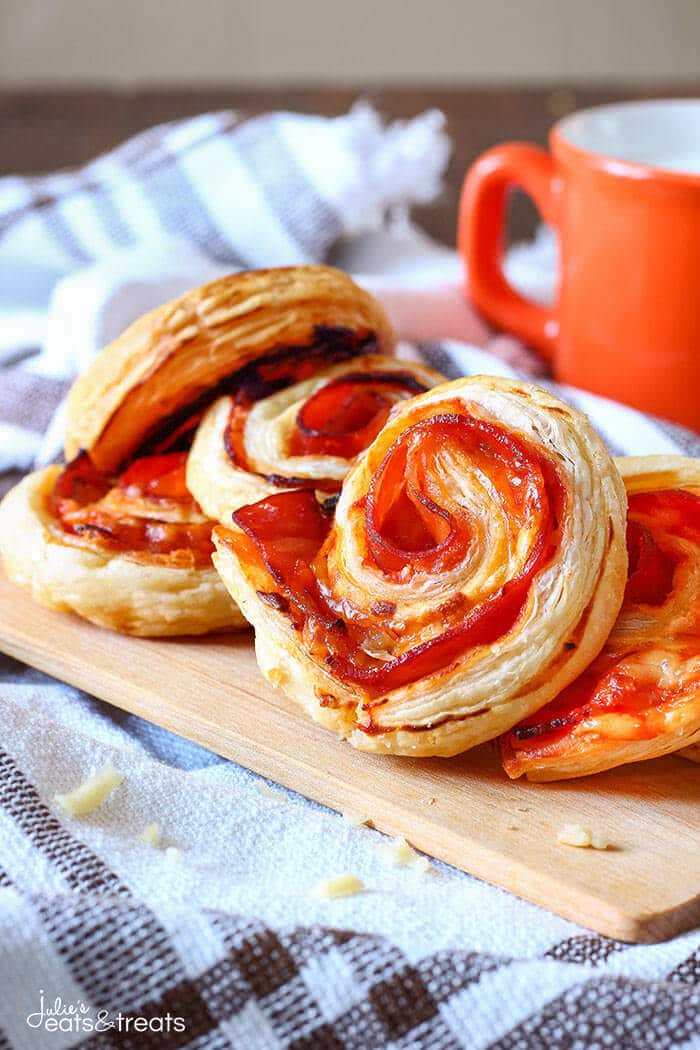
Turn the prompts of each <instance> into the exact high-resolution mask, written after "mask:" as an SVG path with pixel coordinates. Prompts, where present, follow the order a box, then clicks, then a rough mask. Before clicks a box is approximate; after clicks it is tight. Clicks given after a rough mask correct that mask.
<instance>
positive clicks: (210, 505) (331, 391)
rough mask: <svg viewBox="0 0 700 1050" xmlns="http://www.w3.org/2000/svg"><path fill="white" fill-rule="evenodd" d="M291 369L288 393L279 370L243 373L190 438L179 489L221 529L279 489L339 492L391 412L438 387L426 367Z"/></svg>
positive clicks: (384, 364) (374, 362)
mask: <svg viewBox="0 0 700 1050" xmlns="http://www.w3.org/2000/svg"><path fill="white" fill-rule="evenodd" d="M290 364H291V366H292V368H294V369H296V376H297V377H298V381H297V382H294V383H293V385H291V386H286V387H285V386H281V383H280V369H279V368H274V367H273V366H269V367H266V366H263V368H262V369H254V370H251V379H250V381H249V382H247V383H243V384H241V386H240V387H239V389H238V391H237V392H236V393H235V394H234V395H230V396H227V397H222V398H219V400H218V401H216V402H215V404H213V405H212V407H211V408H210V409H209V411H208V412H207V413H206V415H205V416H204V418H203V420H202V422H201V424H200V426H199V429H198V430H197V434H196V436H195V439H194V443H193V445H192V449H191V450H190V455H189V458H188V462H187V485H188V488H189V489H190V491H191V492H192V493H193V494H194V495H195V496H196V498H197V500H198V501H199V504H200V506H201V507H202V508H203V510H204V511H205V512H206V513H207V515H208V516H209V517H210V518H213V519H215V520H217V521H220V522H221V523H222V524H226V525H228V524H230V522H231V512H232V511H234V510H237V509H238V508H239V507H242V506H244V505H245V504H248V503H255V502H257V501H258V500H260V499H263V498H264V497H265V496H269V495H272V494H273V493H274V492H279V491H280V490H281V489H289V488H315V489H317V490H318V491H319V492H321V493H324V494H325V495H329V496H330V495H332V494H334V493H337V492H339V491H340V486H341V484H342V481H343V478H344V477H345V475H346V474H347V472H348V470H349V469H350V465H351V464H352V462H353V460H354V459H355V457H356V456H357V455H358V454H359V453H360V452H362V451H363V450H364V449H365V448H366V447H367V446H368V445H369V444H370V442H371V441H372V440H373V439H374V438H375V437H376V435H377V434H378V433H379V431H380V430H381V428H382V426H383V425H384V423H385V422H386V419H387V417H388V415H389V412H390V410H391V408H392V407H393V406H394V405H395V404H397V403H398V402H399V401H404V400H406V399H407V398H410V397H415V396H416V395H417V394H420V393H424V392H425V391H426V390H429V389H431V388H432V387H434V386H436V385H437V384H438V383H442V382H444V381H445V377H444V376H441V375H439V374H438V373H437V372H434V371H433V370H432V369H430V368H426V367H425V366H423V365H419V364H415V363H413V362H410V361H399V360H397V359H396V358H391V357H386V356H384V355H382V354H374V355H371V356H369V355H368V356H363V357H359V358H354V359H353V360H351V361H347V362H344V363H342V364H338V365H332V366H329V365H328V364H327V363H326V362H324V361H304V360H303V359H302V360H300V361H299V362H290ZM261 373H263V374H261ZM265 373H267V375H266V374H265Z"/></svg>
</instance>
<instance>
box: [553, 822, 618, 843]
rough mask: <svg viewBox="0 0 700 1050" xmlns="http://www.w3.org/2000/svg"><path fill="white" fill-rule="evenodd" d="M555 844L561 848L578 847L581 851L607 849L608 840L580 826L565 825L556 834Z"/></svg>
mask: <svg viewBox="0 0 700 1050" xmlns="http://www.w3.org/2000/svg"><path fill="white" fill-rule="evenodd" d="M557 842H561V844H562V845H563V846H580V847H581V848H582V849H607V848H608V847H609V845H610V843H609V842H608V840H607V839H606V838H605V837H604V836H603V835H601V834H600V833H599V832H597V831H591V829H590V828H584V827H583V826H582V825H581V824H565V825H564V827H563V828H562V829H561V831H559V832H558V834H557Z"/></svg>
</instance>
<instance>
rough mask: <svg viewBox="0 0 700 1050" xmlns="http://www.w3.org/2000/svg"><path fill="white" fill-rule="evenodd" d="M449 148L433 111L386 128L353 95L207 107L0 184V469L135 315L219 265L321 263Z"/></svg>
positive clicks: (32, 439)
mask: <svg viewBox="0 0 700 1050" xmlns="http://www.w3.org/2000/svg"><path fill="white" fill-rule="evenodd" d="M449 150H450V145H449V140H448V138H447V135H446V133H445V131H444V117H443V115H442V114H441V113H439V112H437V111H430V112H427V113H424V114H423V115H422V116H419V117H416V118H415V119H413V120H411V121H405V122H404V121H397V122H395V123H393V124H390V125H388V126H386V125H384V124H383V122H382V121H381V119H380V118H379V116H378V115H377V113H376V112H375V111H374V110H373V109H372V108H371V107H370V106H369V105H367V104H363V103H358V104H357V105H356V106H355V107H354V108H353V109H352V110H351V111H350V112H349V113H348V114H346V115H345V116H341V117H337V118H334V119H325V118H322V117H318V116H304V115H301V114H296V113H281V112H280V113H267V114H264V115H262V116H256V117H246V116H245V115H244V114H241V113H234V112H221V113H207V114H203V115H201V116H198V117H194V118H192V119H189V120H183V121H178V122H175V123H171V124H165V125H162V126H160V127H156V128H151V129H149V130H148V131H145V132H143V133H142V134H140V135H137V136H136V137H135V138H133V139H131V140H129V141H128V142H126V143H124V144H123V145H122V146H120V147H119V148H117V149H115V150H114V151H112V152H111V153H108V154H106V155H104V156H102V157H99V158H98V159H97V160H94V161H92V162H91V163H89V164H87V165H85V166H84V167H82V168H80V169H76V170H74V171H63V172H58V173H56V174H51V175H43V176H19V175H18V176H7V177H5V178H2V179H0V472H2V471H3V470H10V469H27V468H28V467H29V466H30V465H31V463H32V461H33V460H34V457H35V455H36V453H37V450H38V446H39V440H40V435H41V434H42V433H43V431H44V430H45V429H46V426H47V424H48V422H49V419H50V418H51V413H52V411H53V409H54V408H55V405H56V403H57V402H58V401H59V400H60V397H61V396H62V394H63V393H64V392H65V390H66V388H67V385H68V383H69V382H70V380H71V379H73V378H74V377H75V375H76V374H77V373H78V372H79V371H81V370H82V369H83V368H84V367H85V365H86V364H87V359H88V357H89V356H91V354H92V353H93V352H94V350H95V348H96V347H98V346H100V345H104V343H106V342H109V340H110V337H111V336H113V335H114V334H116V330H118V329H120V328H124V327H126V324H128V323H129V321H130V320H133V319H134V317H136V316H138V315H139V314H141V313H144V312H145V311H146V310H148V309H150V308H152V307H154V306H156V305H159V304H160V303H162V302H165V301H167V300H168V299H172V298H174V297H175V296H177V295H179V294H181V293H182V292H183V291H185V290H186V289H188V288H191V287H193V286H194V285H198V284H203V283H204V282H205V281H207V280H210V279H213V278H214V277H218V276H220V275H221V274H223V273H227V272H231V271H232V270H236V269H241V268H244V269H247V268H257V267H264V266H283V265H289V264H300V263H310V262H322V261H324V260H325V259H326V258H327V256H328V253H329V251H330V250H331V248H332V246H333V245H335V244H336V243H337V242H338V241H340V240H343V239H346V238H351V237H354V236H358V235H362V234H367V233H371V232H373V231H377V230H379V229H380V228H381V226H382V224H383V222H384V220H385V218H386V216H387V214H389V213H392V212H396V211H402V210H406V209H408V208H409V207H410V206H411V205H412V204H415V203H425V202H427V201H430V200H432V199H433V198H434V197H435V196H436V195H437V194H438V193H439V191H440V187H441V183H442V175H443V172H444V169H445V167H446V164H447V159H448V156H449ZM75 278H79V281H80V283H79V285H78V289H79V291H78V293H77V295H78V302H79V307H78V309H77V310H72V311H69V312H70V314H71V316H70V319H69V320H68V322H67V323H66V321H65V314H66V310H65V308H64V304H65V303H66V300H68V302H69V303H70V302H72V296H73V291H72V289H75V282H74V279H75ZM105 282H106V284H105ZM108 293H109V294H108ZM125 300H128V304H129V310H130V311H131V313H129V314H126V315H125V314H124V307H123V304H124V301H125ZM66 328H67V330H66Z"/></svg>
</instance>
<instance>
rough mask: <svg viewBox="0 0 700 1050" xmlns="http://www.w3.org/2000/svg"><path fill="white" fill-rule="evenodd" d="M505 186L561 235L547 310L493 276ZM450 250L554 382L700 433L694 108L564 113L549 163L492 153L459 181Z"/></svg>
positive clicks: (496, 318)
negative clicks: (454, 248) (524, 196)
mask: <svg viewBox="0 0 700 1050" xmlns="http://www.w3.org/2000/svg"><path fill="white" fill-rule="evenodd" d="M512 186H520V187H521V188H522V189H523V190H525V192H526V193H528V194H530V196H531V197H532V199H533V200H534V202H535V204H536V205H537V207H538V209H539V211H540V213H541V215H542V218H543V219H544V220H545V222H547V223H549V224H550V225H551V226H552V227H553V228H554V230H555V231H556V233H557V236H558V240H559V256H560V261H559V274H558V289H557V294H556V301H555V304H554V306H553V307H552V309H548V308H546V307H543V306H540V305H537V304H535V303H533V302H531V301H529V300H527V299H525V298H524V297H523V296H521V295H519V294H518V293H517V292H516V291H515V290H514V289H513V288H512V287H511V286H510V285H509V283H508V281H507V280H506V278H505V277H504V275H503V269H502V260H503V252H504V222H505V214H506V201H507V194H508V191H509V189H510V188H511V187H512ZM458 243H459V250H460V252H461V254H462V256H463V258H464V260H465V263H466V268H467V280H468V294H469V297H470V299H471V300H472V302H473V303H474V305H475V306H476V307H477V309H479V310H480V311H481V312H482V313H483V314H484V315H485V316H486V317H487V318H488V320H489V321H491V322H493V323H494V324H495V325H496V326H498V327H500V328H503V329H506V330H507V331H510V332H513V333H514V334H515V335H517V336H519V337H520V338H522V339H523V340H524V341H525V342H527V343H529V344H530V345H531V346H534V347H535V348H536V349H537V350H539V351H540V352H541V353H542V354H543V356H544V357H545V358H547V360H548V361H551V364H552V368H553V371H554V375H555V377H556V378H557V379H558V380H560V381H561V382H564V383H570V384H572V385H573V386H578V387H583V388H584V389H586V390H592V391H593V392H594V393H597V394H602V395H604V396H606V397H611V398H615V399H616V400H619V401H624V402H626V403H627V404H630V405H634V406H636V407H637V408H641V409H644V410H645V411H647V412H652V413H655V414H656V415H659V416H663V417H666V418H667V419H672V420H675V421H676V422H678V423H684V424H685V425H686V426H689V427H693V428H694V429H696V430H700V99H677V100H663V101H650V102H627V103H621V104H619V105H609V106H599V107H596V108H594V109H587V110H582V111H580V112H578V113H573V114H572V115H571V116H568V117H565V118H564V119H563V120H560V121H559V122H558V123H557V124H556V125H555V126H554V128H553V129H552V132H551V135H550V152H549V153H547V152H545V151H544V150H541V149H538V148H537V147H535V146H530V145H527V144H525V143H507V144H504V145H502V146H496V147H494V148H493V149H491V150H489V151H488V152H487V153H484V154H483V155H482V156H481V157H480V158H479V159H478V160H477V161H476V163H475V164H474V165H473V166H472V168H471V169H470V171H469V173H468V175H467V177H466V179H465V182H464V187H463V190H462V199H461V204H460V214H459V233H458Z"/></svg>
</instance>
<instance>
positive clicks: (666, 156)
mask: <svg viewBox="0 0 700 1050" xmlns="http://www.w3.org/2000/svg"><path fill="white" fill-rule="evenodd" d="M556 130H557V133H558V134H559V135H560V136H561V137H562V138H563V139H564V140H565V141H566V142H569V143H570V144H571V145H572V146H577V147H578V148H579V149H585V150H588V151H590V152H592V153H598V154H602V155H603V156H606V157H610V158H612V159H614V160H621V161H628V162H632V163H637V164H647V165H651V166H652V167H654V168H660V169H662V170H665V171H673V172H680V173H683V174H686V175H700V98H696V99H693V98H685V99H655V100H653V101H649V102H621V103H613V104H611V105H607V106H596V107H594V108H592V109H582V110H579V111H578V112H577V113H572V114H571V115H570V116H568V117H564V118H563V120H560V121H559V123H558V124H557V127H556Z"/></svg>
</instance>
